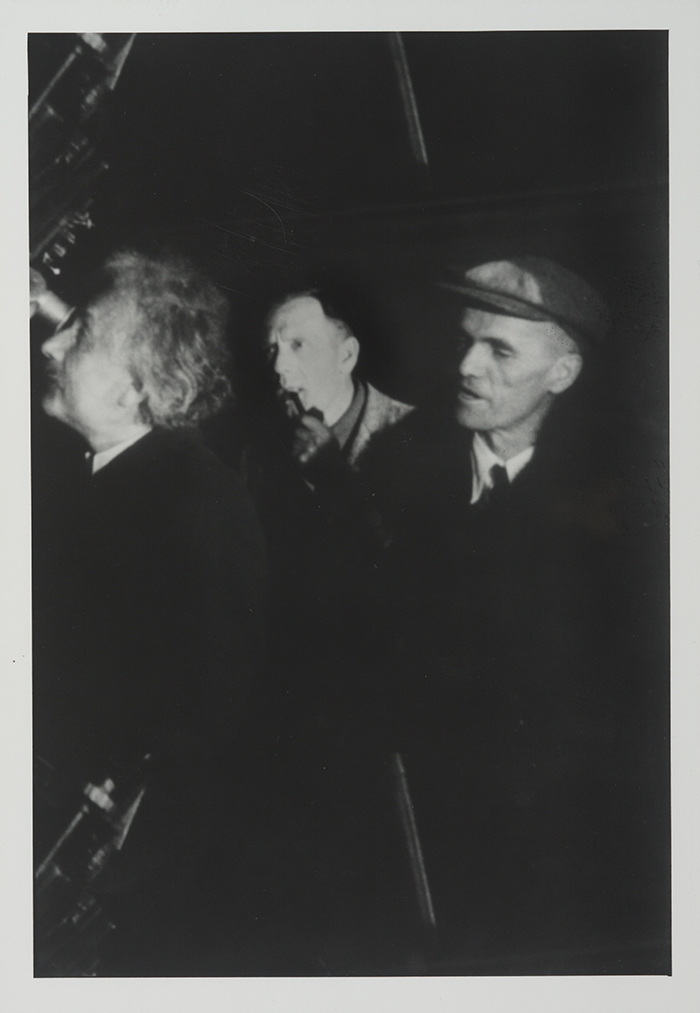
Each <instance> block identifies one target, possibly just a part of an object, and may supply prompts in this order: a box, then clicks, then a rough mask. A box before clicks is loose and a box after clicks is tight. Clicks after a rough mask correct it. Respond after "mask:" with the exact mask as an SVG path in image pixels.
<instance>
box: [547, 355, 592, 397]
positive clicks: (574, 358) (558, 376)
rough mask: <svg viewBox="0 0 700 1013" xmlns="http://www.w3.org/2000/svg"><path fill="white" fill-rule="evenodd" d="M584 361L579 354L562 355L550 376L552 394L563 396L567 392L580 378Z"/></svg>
mask: <svg viewBox="0 0 700 1013" xmlns="http://www.w3.org/2000/svg"><path fill="white" fill-rule="evenodd" d="M582 366H583V359H582V358H581V356H580V355H579V353H578V352H567V353H566V355H561V356H560V357H559V358H558V359H557V361H556V362H555V363H554V365H553V366H552V371H551V374H550V382H549V388H548V389H549V391H550V392H551V393H552V394H561V393H562V391H565V390H567V389H568V388H569V387H570V386H571V384H572V383H574V382H575V380H576V379H577V378H578V375H579V373H580V372H581V368H582Z"/></svg>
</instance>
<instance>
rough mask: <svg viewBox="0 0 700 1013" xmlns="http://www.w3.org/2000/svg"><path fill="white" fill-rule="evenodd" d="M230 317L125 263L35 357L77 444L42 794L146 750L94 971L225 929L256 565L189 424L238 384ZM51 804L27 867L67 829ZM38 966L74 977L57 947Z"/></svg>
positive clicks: (40, 665)
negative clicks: (228, 338)
mask: <svg viewBox="0 0 700 1013" xmlns="http://www.w3.org/2000/svg"><path fill="white" fill-rule="evenodd" d="M226 316H227V305H226V301H225V299H224V298H223V296H222V295H221V294H220V293H219V292H218V291H217V289H216V288H215V287H214V286H213V285H212V284H211V282H209V281H208V280H207V279H206V278H205V277H204V276H202V275H201V274H200V273H199V272H198V271H197V270H196V269H194V268H193V267H192V265H190V264H189V263H188V262H187V261H185V260H183V259H180V258H177V257H149V256H145V255H142V254H139V253H134V252H124V253H119V254H116V255H114V256H112V257H110V258H109V259H108V260H107V261H106V263H105V264H104V266H103V268H102V270H101V271H100V272H99V274H98V275H96V276H95V277H94V278H93V279H92V282H91V285H90V287H89V290H88V294H87V296H86V298H85V299H84V301H82V302H81V304H80V305H79V306H78V307H77V308H76V310H75V311H74V312H73V313H72V314H70V315H69V316H68V317H67V318H66V319H64V320H63V321H62V323H60V324H59V328H58V330H57V331H56V333H55V334H53V336H52V337H50V338H49V339H48V340H46V341H45V342H44V344H43V346H42V350H43V354H44V356H45V358H46V363H47V372H48V377H49V384H48V390H47V391H46V393H45V395H44V399H43V407H44V411H45V412H46V413H47V415H49V416H50V417H51V418H53V419H56V420H58V421H59V422H61V423H63V424H64V425H66V426H68V427H70V429H72V430H74V431H75V432H76V433H78V434H79V435H80V436H81V437H82V438H83V439H84V441H85V446H86V447H87V448H88V449H87V452H86V455H85V469H84V471H85V474H84V476H83V477H82V479H81V480H80V482H79V485H80V488H76V489H75V496H74V498H73V501H72V507H71V509H70V510H68V511H66V512H65V520H66V523H65V527H64V530H63V531H62V532H61V533H60V534H61V537H57V538H56V539H55V540H54V542H53V543H52V545H51V546H49V547H48V549H47V548H46V547H44V551H43V552H40V554H39V557H38V558H39V560H40V563H39V568H38V569H37V570H36V573H35V578H36V582H37V585H40V592H39V595H38V597H37V603H38V604H35V692H34V699H35V726H34V741H35V752H36V754H37V755H38V756H40V757H41V761H42V764H43V769H45V770H46V769H49V770H51V771H53V775H54V784H56V785H58V786H59V787H57V789H56V795H55V796H54V799H53V801H54V803H55V801H56V798H57V797H58V796H59V795H60V793H61V787H60V786H61V785H63V786H67V787H66V792H67V795H68V796H71V792H74V793H75V792H77V797H80V792H81V791H82V789H83V787H84V785H85V784H86V783H90V784H92V785H95V786H99V785H103V786H104V785H110V784H111V785H112V787H114V785H116V792H117V793H118V791H119V789H120V787H123V786H124V785H125V784H129V783H130V779H131V778H132V776H133V772H134V770H136V769H138V768H139V764H140V763H141V761H142V760H143V758H144V757H145V756H148V757H149V772H148V774H147V776H146V779H145V793H144V795H143V798H142V799H141V801H140V805H139V810H138V812H136V815H135V817H134V820H133V826H130V828H129V831H128V835H127V838H126V840H125V841H123V842H122V843H121V844H120V847H119V854H118V855H117V856H116V857H115V859H114V865H113V869H110V873H109V876H108V877H107V878H103V879H101V880H100V881H99V882H100V883H108V884H111V885H109V889H108V894H109V895H108V896H105V897H101V898H100V903H104V905H105V910H106V911H107V913H108V915H109V918H110V919H113V921H114V924H115V925H116V929H115V932H114V933H113V935H112V936H111V937H110V938H109V939H108V940H107V943H106V947H105V949H104V952H103V954H102V959H101V962H100V965H99V973H108V974H109V973H111V974H130V975H131V974H187V973H195V974H199V973H208V969H209V968H210V967H214V968H216V967H217V966H218V965H217V963H216V961H217V946H222V945H223V943H222V940H223V939H224V938H225V936H226V931H227V929H228V928H230V926H227V923H226V919H225V912H226V911H227V910H230V908H227V905H228V904H229V903H230V897H229V896H228V893H227V891H229V890H230V889H232V879H231V877H230V875H229V870H230V868H231V851H232V850H235V849H234V843H235V838H236V834H237V833H238V828H237V821H236V820H235V819H234V812H235V798H236V795H235V785H236V783H237V782H239V781H240V769H241V768H240V765H239V764H240V760H241V754H242V752H243V750H242V746H241V743H242V729H243V728H244V727H245V726H246V723H247V722H248V721H249V715H248V714H247V709H246V702H245V701H246V697H247V695H248V693H249V687H250V683H251V682H252V681H253V679H254V675H255V672H256V668H257V666H258V663H259V655H260V647H261V645H260V637H261V631H262V625H261V623H262V620H261V599H262V592H263V580H264V555H263V541H262V535H261V531H260V528H259V526H258V522H257V520H256V517H255V513H254V511H253V508H252V505H251V503H250V501H249V499H248V496H247V494H246V493H245V491H244V489H243V487H242V486H241V485H240V483H239V482H238V480H237V479H236V478H235V476H234V475H233V473H231V472H229V470H228V469H227V468H225V467H224V466H223V465H222V464H221V463H220V462H219V460H218V459H217V458H216V457H215V456H214V455H213V454H212V453H211V452H210V451H208V450H207V449H206V448H205V447H204V445H203V443H202V441H201V439H200V437H199V435H198V433H197V424H198V423H199V422H200V421H202V420H203V419H205V418H207V417H208V416H209V415H211V414H212V413H214V412H216V411H217V410H218V409H219V408H220V407H221V406H222V404H223V403H224V402H225V400H226V399H227V397H228V395H229V391H230V387H229V381H228V378H227V375H226V362H227V355H226V348H225V330H224V328H225V322H226ZM40 536H41V533H40V532H37V537H40ZM48 793H49V795H50V793H51V791H50V789H49V790H48ZM71 797H72V796H71ZM96 797H97V796H96ZM117 797H118V796H117ZM50 803H51V799H49V805H48V807H47V808H46V819H45V825H42V823H43V821H42V820H41V819H40V820H39V821H38V822H37V825H36V841H37V860H38V861H40V860H41V858H42V855H41V854H40V853H39V851H38V849H39V847H40V846H43V847H44V848H45V849H46V850H48V845H49V842H50V841H51V839H52V836H53V834H54V832H57V831H60V830H63V829H64V826H63V825H60V826H57V824H56V820H58V821H61V820H64V814H63V813H61V814H60V815H58V816H55V815H53V814H52V813H51V806H50ZM105 805H106V806H109V805H110V803H109V802H105ZM66 822H67V821H66ZM56 860H57V861H58V862H59V864H60V861H61V860H62V859H61V855H58V856H57V859H56ZM112 873H114V877H113V881H112V879H111V878H110V877H111V876H112ZM96 883H97V881H96ZM98 894H99V886H98ZM88 938H89V937H88ZM49 952H50V947H49ZM41 973H44V974H61V973H70V972H69V971H66V970H65V967H64V966H63V965H62V963H61V956H60V954H59V955H58V956H57V957H56V960H55V961H54V962H52V961H51V960H48V962H46V963H45V964H44V966H43V968H42V971H41Z"/></svg>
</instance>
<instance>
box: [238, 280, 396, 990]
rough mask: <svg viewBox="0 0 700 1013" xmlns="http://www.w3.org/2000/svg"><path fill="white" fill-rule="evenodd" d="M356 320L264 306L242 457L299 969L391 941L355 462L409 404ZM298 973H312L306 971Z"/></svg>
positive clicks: (367, 568)
mask: <svg viewBox="0 0 700 1013" xmlns="http://www.w3.org/2000/svg"><path fill="white" fill-rule="evenodd" d="M349 317H350V313H349V311H346V310H343V311H341V310H340V309H339V308H338V306H337V304H334V303H333V302H331V300H330V299H329V298H328V297H327V296H326V294H324V293H322V292H321V291H319V290H316V289H309V290H306V291H300V292H298V293H295V294H291V295H287V296H285V297H284V298H283V299H282V300H281V301H279V302H277V303H276V304H275V305H274V306H273V307H272V308H271V310H270V311H269V313H268V314H267V316H266V319H265V325H264V337H263V341H264V349H265V354H266V358H267V361H268V364H269V366H270V367H271V368H270V372H271V373H272V379H273V382H274V383H275V389H276V398H275V401H274V403H273V405H272V408H273V411H272V412H271V415H270V417H269V418H268V419H267V420H266V421H267V432H266V433H263V434H262V435H263V436H266V435H268V434H269V433H274V438H273V439H269V438H268V439H267V440H263V439H261V440H260V441H259V443H258V444H257V445H256V446H251V448H250V451H249V453H248V454H247V455H246V459H245V467H244V473H245V474H246V477H247V481H248V486H249V488H250V490H251V492H252V494H253V498H254V501H255V503H256V506H257V507H258V510H259V514H260V518H261V521H262V524H263V529H264V531H265V535H266V539H267V544H268V548H269V561H270V599H269V600H270V609H269V615H270V631H271V636H270V672H271V684H270V689H269V696H268V702H269V714H270V722H269V723H270V741H271V748H270V754H271V755H273V754H274V756H275V757H276V770H275V781H276V788H273V789H272V790H273V791H274V792H275V793H276V798H277V799H278V800H279V803H278V809H279V812H280V813H282V817H281V819H276V822H275V826H274V827H272V828H271V832H270V841H271V842H272V841H273V840H275V839H277V840H278V841H279V834H280V827H282V828H284V832H285V833H287V834H288V835H289V837H288V839H287V840H288V843H287V845H286V846H285V847H282V848H280V847H279V845H278V848H277V853H278V854H279V856H280V857H279V860H278V862H277V868H278V874H279V875H278V882H279V884H280V889H281V891H282V896H285V895H286V896H287V897H288V901H287V904H286V910H285V911H284V912H283V915H284V917H287V918H288V919H290V921H289V923H288V924H289V925H290V926H294V925H295V924H296V928H290V930H289V931H290V933H293V934H294V937H295V940H296V941H298V940H299V939H300V938H302V936H303V932H313V933H314V937H313V938H314V941H313V942H312V943H311V944H310V945H309V947H308V952H307V954H306V957H307V958H313V956H314V954H323V955H324V956H323V959H324V960H325V962H326V965H327V966H328V967H330V968H331V970H338V971H339V972H342V973H345V972H348V971H350V972H352V971H353V970H355V971H357V972H358V973H360V972H361V971H362V970H363V969H367V968H368V967H371V966H372V964H371V959H372V954H376V953H377V952H378V951H381V950H382V948H383V947H391V945H392V939H391V932H390V931H389V930H388V928H387V926H386V923H384V922H382V921H381V918H382V915H381V910H382V901H381V898H382V891H383V890H384V889H385V887H386V881H387V877H386V876H385V875H384V876H383V877H382V872H383V870H384V869H385V868H386V863H385V865H384V866H382V862H385V855H384V850H385V842H384V840H383V839H382V834H383V833H384V831H385V830H386V829H387V827H386V824H387V822H389V823H390V820H387V813H386V811H385V809H383V808H382V807H383V804H384V795H382V794H381V793H382V791H383V780H382V778H383V769H382V764H383V762H384V761H383V753H382V752H381V751H380V748H379V747H380V744H381V743H380V739H379V737H378V735H377V733H376V728H375V725H376V723H377V720H378V717H379V715H378V713H377V709H376V707H375V706H374V693H375V688H376V683H375V680H374V679H373V677H372V675H371V670H372V669H373V667H374V663H375V659H376V655H377V649H378V648H377V641H378V639H381V638H382V637H383V635H384V631H383V630H382V629H381V627H380V626H378V618H379V611H378V608H377V593H378V590H379V588H378V585H377V583H376V573H377V570H376V568H375V563H376V560H377V556H378V555H380V554H381V552H382V531H381V526H380V524H379V519H378V516H377V514H376V511H375V509H374V506H373V502H372V495H371V488H370V487H369V486H368V485H367V484H366V483H365V481H364V479H365V475H364V462H365V460H366V458H367V456H368V455H369V454H371V451H372V447H373V445H374V442H375V441H376V439H377V438H378V437H380V436H382V435H383V434H384V433H387V432H389V431H390V430H391V429H392V428H393V427H394V426H395V425H396V424H397V422H399V420H401V419H403V418H405V417H407V416H408V415H409V413H410V412H411V411H412V409H411V408H410V406H408V405H406V404H403V403H401V402H400V401H397V400H395V399H393V398H390V397H389V396H387V395H386V394H384V393H382V392H380V391H379V390H377V389H376V388H375V387H374V386H373V385H372V384H370V383H368V382H366V381H365V380H364V379H361V378H360V377H359V376H358V372H359V370H358V359H359V356H360V341H361V337H360V336H358V334H356V333H355V329H354V327H353V326H352V325H351V323H350V322H349ZM272 808H273V809H274V808H275V807H274V806H273V807H272ZM378 813H379V815H378ZM392 888H393V887H392ZM389 906H390V905H387V908H388V907H389ZM302 912H303V913H304V914H303V915H302ZM392 913H393V912H392ZM302 917H303V918H304V919H307V921H306V922H304V923H303V924H302V921H301V920H300V919H302ZM321 925H326V926H327V930H326V931H325V933H321V937H320V938H319V936H318V933H319V927H320V926H321ZM353 925H354V926H356V928H354V929H351V928H350V927H351V926H353ZM358 927H361V928H358ZM353 934H354V935H359V936H361V937H362V943H361V945H357V944H354V943H353V944H351V943H350V942H349V940H350V939H351V938H353ZM340 936H344V937H345V936H346V937H347V939H348V944H347V946H345V944H343V946H340V945H339V943H338V938H339V937H340ZM344 951H345V952H344ZM331 955H332V956H331ZM385 959H386V954H385ZM374 966H375V967H376V966H380V965H378V964H377V963H376V961H375V964H374ZM299 967H300V968H308V971H307V972H306V973H316V971H315V970H314V965H313V963H312V962H311V963H309V964H305V963H301V964H299V965H298V968H299ZM298 968H297V970H294V971H293V973H301V972H300V971H299V969H298Z"/></svg>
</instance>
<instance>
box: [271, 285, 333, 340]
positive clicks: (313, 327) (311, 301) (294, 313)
mask: <svg viewBox="0 0 700 1013" xmlns="http://www.w3.org/2000/svg"><path fill="white" fill-rule="evenodd" d="M332 330H333V328H332V325H331V322H330V320H329V319H328V317H327V316H326V314H325V313H324V312H323V307H322V306H321V303H320V302H319V301H318V299H316V298H315V297H314V296H311V295H304V296H296V297H295V298H294V299H290V300H289V301H288V302H286V303H283V304H282V305H281V306H280V307H279V308H278V309H277V310H276V311H275V313H274V314H273V317H272V320H271V321H270V331H271V332H273V331H274V332H276V333H277V334H279V335H280V336H282V337H284V336H285V334H286V333H288V332H291V331H308V332H309V333H311V334H323V333H328V334H330V333H331V331H332Z"/></svg>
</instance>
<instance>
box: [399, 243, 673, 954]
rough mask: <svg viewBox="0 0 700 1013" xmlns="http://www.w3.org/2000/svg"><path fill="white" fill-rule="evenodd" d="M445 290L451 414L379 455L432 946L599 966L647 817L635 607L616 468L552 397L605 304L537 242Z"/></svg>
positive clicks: (583, 420)
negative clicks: (635, 745) (436, 936)
mask: <svg viewBox="0 0 700 1013" xmlns="http://www.w3.org/2000/svg"><path fill="white" fill-rule="evenodd" d="M444 288H445V289H447V290H449V291H450V293H451V294H452V295H453V296H456V297H457V298H456V299H455V303H454V310H455V322H456V334H457V344H456V349H455V353H456V354H455V364H456V369H455V379H456V383H455V387H456V398H455V401H454V402H453V404H454V407H453V412H454V415H453V423H452V424H451V425H449V424H448V425H446V426H444V427H442V428H440V427H438V428H437V429H435V428H433V429H430V428H429V427H428V428H426V430H425V431H423V432H422V433H419V432H418V429H417V428H416V427H414V430H413V437H412V439H411V440H410V441H405V445H407V446H408V448H409V449H408V452H407V454H404V456H403V458H402V459H400V455H398V454H397V456H396V459H395V461H394V463H393V465H392V462H391V461H390V460H388V459H387V458H386V456H385V457H384V458H383V460H384V461H385V462H386V465H387V468H386V472H387V484H388V485H389V486H390V490H389V493H388V494H387V499H386V500H385V501H384V503H385V509H386V511H387V516H391V508H390V507H389V506H387V505H386V504H388V503H389V502H390V500H391V497H392V496H393V497H394V500H395V503H396V504H398V508H397V509H394V517H395V523H394V524H393V530H394V532H395V537H394V542H393V545H392V547H391V549H390V555H391V556H392V564H393V567H394V574H393V578H394V579H393V583H392V585H391V591H390V592H389V593H387V598H388V599H389V600H390V601H391V602H392V605H393V613H392V617H391V620H390V621H388V625H389V626H393V631H394V648H395V656H396V679H395V684H394V692H393V696H392V697H391V699H393V702H394V712H395V718H394V719H395V722H396V727H395V730H394V733H393V734H394V744H395V747H396V748H399V749H400V750H401V752H402V754H403V758H404V763H405V768H406V772H407V777H408V783H409V786H410V788H411V792H412V798H413V802H414V806H415V818H416V823H417V828H418V832H419V835H420V839H421V842H422V846H423V852H424V860H425V868H426V875H427V880H428V883H429V886H430V889H431V890H432V899H433V902H434V910H435V918H436V922H437V926H438V931H439V932H441V939H442V941H443V943H444V947H445V949H444V953H443V956H444V959H445V960H446V961H447V963H448V964H449V962H450V961H451V962H452V963H451V965H450V966H452V967H453V969H454V971H455V973H458V969H459V968H460V967H461V968H463V969H467V968H469V967H472V968H475V969H476V971H477V973H479V969H481V970H483V969H485V968H487V967H491V968H492V969H493V971H494V972H496V973H497V971H498V970H499V969H500V970H503V971H506V972H507V973H518V972H521V973H533V972H534V973H537V972H540V973H542V972H545V973H546V972H548V971H550V972H551V971H556V972H559V973H575V972H576V971H578V972H579V973H580V971H581V970H592V969H594V968H596V969H598V970H599V971H600V970H612V969H613V968H614V967H616V966H621V964H620V961H622V960H629V961H634V960H638V959H641V957H640V954H639V953H634V954H633V953H632V951H633V949H634V948H633V947H632V948H631V949H630V948H629V947H628V946H627V941H628V940H627V938H626V935H625V934H626V933H628V932H631V931H632V929H631V920H626V919H629V911H630V910H632V908H633V906H634V904H635V902H638V898H637V901H635V900H632V898H633V897H634V876H635V873H634V872H632V873H630V871H629V869H630V868H631V867H632V866H633V865H634V861H635V860H634V859H633V858H632V855H633V847H632V842H633V837H634V832H633V831H632V830H631V827H632V822H630V823H629V826H626V825H624V824H625V818H624V817H622V816H621V814H622V813H623V812H624V813H626V817H627V818H628V819H629V820H630V821H631V820H632V818H634V819H636V820H637V826H638V829H639V831H640V832H643V827H642V826H641V822H642V821H641V819H640V811H636V810H635V809H634V805H633V804H631V799H632V797H633V795H634V792H635V788H634V787H633V785H634V778H635V777H637V776H638V770H637V769H634V766H635V765H634V763H633V762H632V756H633V755H634V750H633V749H632V747H631V743H632V741H633V736H632V735H630V734H629V731H628V729H627V727H626V722H627V721H628V720H629V718H630V716H631V715H632V714H633V713H634V714H637V715H639V714H640V713H641V712H642V709H643V705H642V704H641V703H640V701H641V695H642V694H641V692H640V687H641V685H642V683H643V680H642V679H641V677H640V676H639V669H635V668H634V664H630V657H631V655H630V647H631V643H630V642H627V643H625V642H624V636H625V633H626V632H629V630H630V628H631V627H630V615H631V614H632V613H634V609H635V608H636V607H637V606H636V605H635V604H634V599H633V596H632V595H631V592H630V588H629V587H626V586H625V580H626V579H627V578H629V576H630V574H631V573H632V571H631V570H630V569H629V568H627V569H625V566H626V563H627V561H626V560H625V558H624V553H622V551H621V544H622V541H623V536H624V535H625V534H626V529H625V524H624V523H623V521H624V520H625V517H624V514H623V513H622V512H621V509H620V508H621V502H622V493H623V491H624V490H623V477H624V474H625V472H624V469H623V467H621V466H620V463H619V459H617V460H616V459H615V457H614V455H612V454H610V447H609V441H608V445H607V446H606V441H605V440H603V441H599V442H598V443H597V444H596V443H595V441H594V435H595V434H594V433H593V432H592V430H593V428H594V426H593V424H592V419H591V416H590V415H589V416H586V415H585V413H583V412H578V409H577V411H574V410H573V409H572V407H571V405H569V409H568V415H567V406H566V401H567V399H568V398H569V397H570V396H571V394H572V393H573V391H574V390H575V388H576V386H577V384H579V383H580V382H581V381H580V376H581V374H582V372H583V370H584V369H585V367H586V365H587V363H588V360H589V359H590V358H593V357H594V356H595V355H596V353H597V352H598V351H599V349H600V347H601V343H602V342H603V341H604V339H605V336H606V332H607V330H608V312H607V310H606V307H605V305H604V304H603V302H602V300H601V299H600V297H599V296H598V295H597V293H596V292H595V291H594V290H593V289H592V288H591V286H590V285H588V284H587V283H586V282H585V281H584V280H583V279H582V278H580V277H579V276H578V275H576V274H574V273H573V272H571V271H569V270H567V269H565V268H563V267H561V266H560V265H557V264H554V263H552V262H551V261H548V260H544V259H541V258H536V257H523V258H514V259H504V260H500V261H493V262H488V263H485V264H481V265H478V266H477V267H473V268H461V269H458V270H457V271H456V272H454V273H453V275H452V276H451V279H450V280H449V281H448V282H446V283H445V285H444ZM569 392H571V393H569ZM577 412H578V413H577ZM413 421H414V420H413V419H409V420H407V422H408V424H410V425H413ZM415 421H416V422H417V421H418V419H417V418H416V420H415ZM454 423H456V425H455V424H454ZM392 468H393V469H394V470H393V471H392ZM627 528H629V516H627ZM641 597H642V595H641V593H640V600H641ZM655 677H656V678H657V679H658V678H659V673H658V672H657V673H655ZM635 680H638V684H637V685H635ZM622 743H625V745H622ZM623 784H624V788H622V787H621V785H623ZM637 793H639V789H637ZM616 821H617V822H616ZM613 825H617V826H618V830H617V835H615V834H614V833H612V831H611V828H612V827H613ZM637 868H638V867H637ZM651 906H653V905H651ZM651 906H649V907H647V908H644V905H643V904H642V905H641V906H640V909H639V910H640V912H641V913H640V923H641V919H644V918H647V917H648V916H649V913H650V911H651ZM657 915H658V908H657V909H656V911H655V913H654V914H653V915H652V918H653V917H656V916H657ZM658 928H659V921H658V920H657V922H656V926H655V930H656V931H658ZM644 931H646V930H641V932H642V934H643V932H644ZM594 952H595V953H597V956H594ZM660 952H663V944H662V943H661V950H660ZM586 954H588V956H586ZM621 954H622V956H621ZM630 966H632V965H630Z"/></svg>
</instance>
